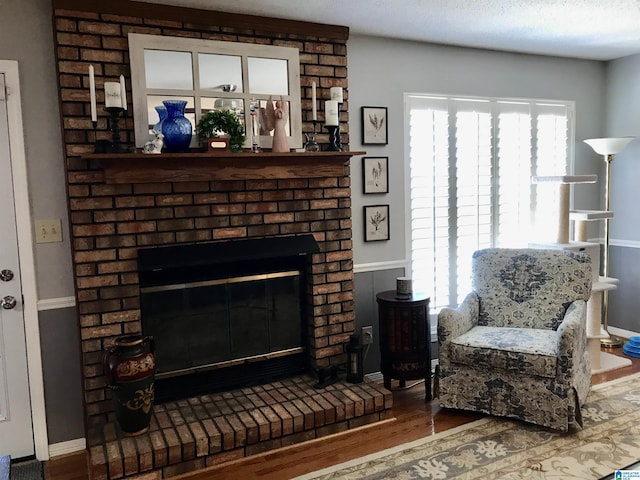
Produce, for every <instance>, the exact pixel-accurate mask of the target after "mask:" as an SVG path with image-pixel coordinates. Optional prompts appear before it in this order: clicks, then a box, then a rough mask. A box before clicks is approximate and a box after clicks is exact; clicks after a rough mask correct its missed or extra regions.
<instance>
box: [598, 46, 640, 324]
mask: <svg viewBox="0 0 640 480" xmlns="http://www.w3.org/2000/svg"><path fill="white" fill-rule="evenodd" d="M639 78H640V55H632V56H630V57H625V58H621V59H618V60H615V61H612V62H609V64H608V65H607V83H606V99H607V110H606V120H607V122H606V128H605V129H604V130H603V131H602V135H601V136H612V137H625V136H632V137H637V136H638V134H639V133H640V116H639V115H638V112H639V111H640V83H639V82H638V79H639ZM600 162H601V163H602V164H604V161H603V160H600ZM639 180H640V141H638V139H637V138H636V140H634V141H632V142H631V143H630V144H629V145H628V146H627V148H625V149H624V151H622V152H621V153H619V154H618V155H616V156H615V159H614V161H613V163H612V165H611V210H613V212H614V214H615V217H614V218H613V219H612V220H611V224H610V225H611V237H610V238H611V248H610V259H611V263H610V275H611V276H612V277H615V278H618V279H620V284H619V286H618V288H617V290H614V291H612V292H611V293H610V294H609V305H610V309H609V325H611V326H615V327H620V328H623V329H625V330H630V331H632V332H640V316H639V315H638V311H640V295H638V293H639V292H640V268H639V267H640V228H638V225H640V209H639V208H638V205H639V204H640V190H639V189H638V182H639ZM603 198H604V193H603Z"/></svg>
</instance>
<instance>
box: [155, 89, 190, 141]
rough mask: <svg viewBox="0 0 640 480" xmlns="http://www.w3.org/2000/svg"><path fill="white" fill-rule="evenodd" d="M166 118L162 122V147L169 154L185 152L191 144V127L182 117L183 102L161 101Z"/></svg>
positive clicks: (184, 105)
mask: <svg viewBox="0 0 640 480" xmlns="http://www.w3.org/2000/svg"><path fill="white" fill-rule="evenodd" d="M162 103H163V104H164V106H165V107H166V108H167V118H165V119H164V120H163V121H162V134H163V135H164V146H165V147H166V149H167V151H169V152H186V151H187V149H188V148H189V143H191V132H192V130H193V126H192V125H191V122H190V121H189V120H188V119H187V118H185V116H184V108H185V107H186V105H187V102H186V101H185V100H163V101H162Z"/></svg>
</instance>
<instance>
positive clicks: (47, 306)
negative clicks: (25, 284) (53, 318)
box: [38, 297, 76, 311]
mask: <svg viewBox="0 0 640 480" xmlns="http://www.w3.org/2000/svg"><path fill="white" fill-rule="evenodd" d="M75 306H76V297H60V298H45V299H44V300H38V311H43V310H57V309H59V308H69V307H75Z"/></svg>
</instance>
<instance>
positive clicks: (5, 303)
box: [0, 295, 18, 310]
mask: <svg viewBox="0 0 640 480" xmlns="http://www.w3.org/2000/svg"><path fill="white" fill-rule="evenodd" d="M17 303H18V302H17V301H16V298H15V297H12V296H11V295H7V296H6V297H3V298H2V300H0V305H2V308H4V309H5V310H11V309H12V308H15V306H16V304H17Z"/></svg>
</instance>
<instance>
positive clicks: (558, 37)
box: [142, 0, 640, 60]
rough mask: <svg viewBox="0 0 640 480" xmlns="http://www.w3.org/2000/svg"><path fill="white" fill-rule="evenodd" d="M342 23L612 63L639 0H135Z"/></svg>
mask: <svg viewBox="0 0 640 480" xmlns="http://www.w3.org/2000/svg"><path fill="white" fill-rule="evenodd" d="M142 1H147V2H150V3H162V4H167V5H179V6H186V7H193V8H201V9H208V10H220V11H225V12H231V13H245V14H251V15H260V16H267V17H277V18H285V19H292V20H306V21H311V22H318V23H328V24H333V25H344V26H348V27H349V28H350V29H351V33H352V34H354V33H355V34H367V35H378V36H383V37H393V38H401V39H409V40H417V41H425V42H433V43H442V44H449V45H459V46H468V47H478V48H487V49H492V50H507V51H513V52H523V53H537V54H543V55H556V56H563V57H576V58H586V59H593V60H611V59H614V58H619V57H624V56H627V55H633V54H636V53H640V0H313V1H309V0H142Z"/></svg>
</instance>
